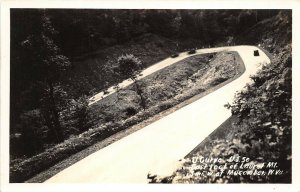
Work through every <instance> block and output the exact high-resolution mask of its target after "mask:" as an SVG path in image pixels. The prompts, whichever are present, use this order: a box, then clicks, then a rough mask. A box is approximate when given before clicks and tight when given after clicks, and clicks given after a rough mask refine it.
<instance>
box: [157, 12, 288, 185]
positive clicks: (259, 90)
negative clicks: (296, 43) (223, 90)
mask: <svg viewBox="0 0 300 192" xmlns="http://www.w3.org/2000/svg"><path fill="white" fill-rule="evenodd" d="M291 30H292V28H291V15H290V14H284V13H283V12H280V13H279V14H278V15H277V16H275V17H274V18H273V19H267V20H264V21H262V22H259V23H258V24H256V25H255V26H253V27H252V28H251V29H250V30H249V32H248V35H249V36H250V37H253V38H252V39H248V40H245V39H243V37H242V36H239V40H241V41H242V42H245V41H246V42H252V43H261V46H263V47H265V48H266V49H267V50H268V51H269V52H270V53H272V55H273V56H272V57H271V64H269V65H264V66H263V67H262V69H261V70H260V71H259V72H258V73H257V74H256V75H254V76H252V77H251V79H252V82H251V83H250V84H248V85H247V86H246V87H245V89H244V90H242V91H239V92H237V94H236V96H235V101H234V102H233V104H231V105H230V104H228V105H225V106H226V107H228V108H229V109H230V110H231V113H232V117H231V118H229V119H228V120H227V121H226V122H224V123H223V124H222V125H221V126H220V127H219V128H218V129H216V130H215V131H214V132H213V133H212V134H211V135H210V136H209V137H208V138H206V140H204V141H203V142H202V143H201V144H200V145H199V146H198V147H197V148H196V149H195V150H194V151H193V152H192V153H190V154H189V155H188V156H187V157H186V159H185V162H184V163H183V165H182V166H181V167H180V168H179V169H178V170H177V171H175V172H174V173H173V175H171V176H169V177H159V176H157V177H155V178H154V179H153V180H152V182H154V183H156V182H159V183H291V181H292V47H291V36H292V35H291ZM244 34H245V33H244ZM257 36H258V37H261V38H260V39H259V38H256V37H257ZM224 133H226V134H224ZM230 156H234V158H242V157H247V158H248V157H249V159H248V162H245V163H244V164H247V166H252V167H255V166H257V167H259V166H262V168H261V169H258V170H261V171H265V172H266V173H268V171H269V170H268V166H267V165H268V162H276V168H277V170H280V174H270V175H269V174H265V175H264V174H256V175H255V174H254V175H247V174H245V173H246V171H249V170H250V171H251V170H255V168H254V169H251V168H250V169H247V168H241V169H240V170H242V171H241V173H242V174H239V173H236V174H230V171H228V170H226V169H225V170H223V171H224V174H222V175H217V174H215V173H217V172H218V170H213V174H212V175H205V176H203V175H201V174H199V173H200V170H199V166H203V163H200V162H199V161H197V162H196V161H194V160H193V159H199V158H207V157H208V158H221V159H225V162H222V163H221V165H224V164H225V163H226V164H227V166H228V167H230V166H234V164H235V163H236V161H231V162H230V161H228V157H230ZM204 171H207V172H209V171H212V170H209V168H205V169H204ZM281 171H282V172H281Z"/></svg>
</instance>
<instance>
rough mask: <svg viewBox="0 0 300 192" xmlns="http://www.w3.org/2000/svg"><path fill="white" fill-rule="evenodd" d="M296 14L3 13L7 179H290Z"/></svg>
mask: <svg viewBox="0 0 300 192" xmlns="http://www.w3.org/2000/svg"><path fill="white" fill-rule="evenodd" d="M199 5H201V1H199ZM294 12H295V10H294V9H293V7H291V8H285V7H282V8H280V7H277V8H268V7H263V8H220V7H216V8H214V7H212V8H205V7H204V8H201V6H199V7H197V8H193V7H189V8H188V9H187V8H182V9H181V8H174V9H173V8H165V7H161V8H160V7H157V8H147V7H145V8H143V7H141V8H135V7H134V8H130V7H129V8H127V7H124V8H122V7H120V8H111V7H100V8H98V7H95V8H93V7H84V6H82V7H76V8H72V7H70V8H69V7H57V6H56V7H47V6H45V7H40V6H39V7H34V6H32V7H28V6H26V7H14V6H11V7H9V8H7V9H6V13H7V14H6V17H7V19H6V21H7V22H8V27H9V29H8V30H5V32H9V34H7V35H6V37H9V39H8V40H6V41H5V42H8V45H6V46H5V49H6V50H7V53H9V55H3V53H2V55H1V56H2V57H3V58H4V57H5V58H4V59H3V60H2V61H8V63H7V62H2V61H1V73H3V70H2V67H3V65H6V67H8V68H9V70H8V73H6V74H5V75H6V76H7V77H8V78H6V79H8V80H9V82H5V83H4V82H3V79H2V77H3V74H1V75H2V77H1V138H2V137H5V138H6V139H5V140H6V141H7V146H5V148H4V146H3V143H1V158H3V157H4V156H2V153H4V152H3V150H5V154H6V155H5V156H6V157H7V158H6V159H4V160H3V159H1V160H2V162H6V163H7V165H6V166H7V170H8V174H6V175H3V173H4V172H3V173H2V172H1V179H3V178H4V177H6V181H7V182H8V183H7V185H13V184H24V185H27V184H28V185H29V184H34V183H35V184H36V183H40V184H43V185H50V184H146V185H158V184H197V185H196V186H201V185H202V184H205V185H208V184H287V185H285V186H289V185H291V184H294V182H295V180H293V172H296V171H297V170H293V166H292V165H293V164H294V163H295V160H294V158H293V157H294V156H293V151H294V150H295V149H294V148H293V144H292V141H293V140H292V137H293V135H294V130H295V127H294V126H292V125H294V124H295V122H294V120H295V115H294V112H293V115H292V109H293V110H295V108H296V107H295V106H294V105H292V103H294V102H293V100H292V98H293V99H294V95H292V90H293V89H292V81H293V83H294V82H295V81H294V78H292V70H293V71H295V69H299V68H297V67H296V68H295V67H294V66H295V65H294V62H293V61H294V60H293V58H294V54H293V55H292V50H293V49H294V41H295V40H294V37H293V38H292V36H293V35H294V34H293V27H294V23H295V20H294V18H293V13H294ZM3 23H4V22H3ZM3 23H2V24H3ZM3 25H4V24H3ZM1 28H2V27H1ZM3 31H4V29H3V28H2V29H1V35H3ZM3 44H4V42H1V51H2V49H3V48H4V46H3ZM292 63H293V64H292ZM4 85H5V88H4ZM4 89H5V90H8V92H7V91H5V90H4ZM293 92H295V91H293ZM2 94H6V95H7V96H6V97H5V98H7V99H5V101H7V103H6V104H3V103H4V102H3V100H4V99H3V98H4V97H2ZM292 106H293V107H292ZM3 108H4V109H3ZM4 110H6V114H5V117H7V118H5V117H3V116H2V115H3V114H4V113H3V111H4ZM3 119H4V120H3ZM4 121H5V122H4ZM2 123H3V124H2ZM4 130H6V131H5V132H4ZM294 147H295V146H294ZM1 164H2V166H3V165H4V164H3V163H1ZM2 168H3V167H2ZM185 186H186V185H185ZM297 190H299V189H297Z"/></svg>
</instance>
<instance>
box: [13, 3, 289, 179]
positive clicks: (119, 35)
mask: <svg viewBox="0 0 300 192" xmlns="http://www.w3.org/2000/svg"><path fill="white" fill-rule="evenodd" d="M289 43H291V12H290V11H288V10H105V9H102V10H97V9H93V10H88V9H76V10H75V9H68V10H66V9H64V10H62V9H12V10H11V47H10V50H11V51H10V53H11V55H10V60H11V63H10V67H11V74H10V76H11V81H10V107H11V108H10V157H11V162H12V165H16V164H18V163H20V162H23V161H24V160H27V159H29V158H31V157H33V156H35V155H37V154H40V153H41V152H43V151H45V150H46V149H51V147H53V146H55V145H56V144H58V143H61V142H63V141H65V140H66V139H69V138H72V136H75V135H78V134H80V133H84V132H86V131H88V130H89V129H90V128H92V127H93V126H95V125H97V124H98V123H99V122H95V121H94V119H95V118H93V117H92V116H93V115H94V116H95V115H96V116H97V115H99V116H100V114H91V111H90V108H89V107H88V101H87V98H88V97H89V96H92V95H93V94H94V93H96V92H99V91H101V90H105V89H106V88H108V87H110V86H112V85H116V84H117V83H118V82H121V81H122V80H124V79H125V78H128V77H129V76H126V75H124V76H122V77H121V78H120V76H118V74H117V72H116V67H117V63H118V58H119V57H120V56H121V55H125V54H133V55H134V56H135V57H136V58H139V60H140V61H141V69H144V68H146V67H148V66H150V65H152V64H154V63H156V62H158V61H160V60H162V59H165V58H167V57H170V56H171V55H173V54H175V53H178V52H181V51H184V50H190V49H195V48H201V47H212V46H220V45H234V44H251V45H257V44H261V45H262V46H264V47H265V48H266V49H267V50H269V51H271V52H273V53H275V52H276V53H278V51H279V50H280V48H282V47H283V46H284V45H286V44H289ZM103 110H105V109H103ZM99 113H100V112H99ZM103 113H105V111H103ZM109 122H111V123H113V120H112V119H107V122H106V123H109ZM80 149H81V148H80ZM80 149H78V150H80ZM78 150H77V149H76V150H74V151H78ZM16 167H17V166H15V167H14V168H16ZM22 179H23V178H22ZM22 179H21V180H22ZM15 180H20V179H15Z"/></svg>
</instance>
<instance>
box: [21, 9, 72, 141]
mask: <svg viewBox="0 0 300 192" xmlns="http://www.w3.org/2000/svg"><path fill="white" fill-rule="evenodd" d="M37 24H38V25H37V26H36V27H37V30H35V31H34V33H32V34H30V35H29V36H28V37H27V39H25V40H24V41H23V42H22V44H23V46H24V48H25V49H28V50H29V52H30V53H31V62H32V65H33V66H34V67H33V70H34V71H35V72H36V73H38V74H39V78H38V79H39V80H40V81H42V82H43V83H44V84H45V85H46V86H47V88H46V89H44V93H45V94H44V97H43V98H41V101H42V107H44V109H43V112H44V113H45V115H46V119H47V120H46V122H47V126H48V127H49V128H50V129H51V131H52V132H53V134H54V135H55V138H56V141H57V142H60V141H62V140H63V132H62V127H61V123H60V115H59V110H58V106H57V103H56V99H55V89H56V87H55V86H56V83H58V79H59V78H60V75H61V73H62V72H63V71H65V70H66V69H67V68H68V67H69V66H70V61H69V60H68V58H67V57H65V56H64V55H62V54H60V49H59V48H58V46H57V45H56V44H55V43H54V41H53V39H52V38H53V36H54V35H55V34H56V33H57V31H55V29H54V28H53V26H52V24H51V21H50V18H49V17H48V16H47V13H46V10H39V21H38V22H37Z"/></svg>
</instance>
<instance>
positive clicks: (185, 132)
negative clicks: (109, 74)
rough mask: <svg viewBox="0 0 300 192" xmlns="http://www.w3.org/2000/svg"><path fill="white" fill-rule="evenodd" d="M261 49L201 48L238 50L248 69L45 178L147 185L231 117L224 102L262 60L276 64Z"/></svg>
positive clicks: (168, 173)
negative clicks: (148, 175)
mask: <svg viewBox="0 0 300 192" xmlns="http://www.w3.org/2000/svg"><path fill="white" fill-rule="evenodd" d="M257 49H259V48H257V47H255V46H233V47H219V48H210V49H199V50H197V54H203V53H212V52H221V51H237V52H238V53H239V55H240V57H241V58H242V60H243V62H244V65H245V68H246V70H245V72H244V73H243V74H242V75H241V76H240V77H239V78H237V79H235V80H234V81H232V82H230V83H229V84H227V85H224V86H223V87H221V88H219V89H217V90H216V91H214V92H212V93H210V94H208V95H206V96H204V97H202V98H201V99H199V100H197V101H195V102H193V103H191V104H189V105H187V106H185V107H183V108H181V109H179V110H177V111H175V112H174V113H171V114H169V115H167V116H165V117H163V118H161V119H160V120H158V121H156V122H154V123H152V124H150V125H148V126H146V127H144V128H143V129H141V130H139V131H137V132H134V133H132V134H131V135H129V136H127V137H124V138H122V139H120V140H119V141H116V142H115V143H113V144H111V145H109V146H107V147H105V148H103V149H101V150H99V151H97V152H95V153H93V154H91V155H89V156H87V157H86V158H84V159H82V160H81V161H79V162H77V163H75V164H73V165H72V166H70V167H68V168H66V169H65V170H63V171H61V172H59V173H58V174H57V175H54V176H53V177H52V178H50V179H48V180H47V181H46V182H47V183H148V179H147V174H148V173H149V172H151V173H156V174H159V175H171V174H172V172H173V171H174V170H175V169H176V168H177V166H178V160H180V159H182V158H183V157H184V156H185V155H187V154H188V153H189V152H190V151H191V150H193V149H194V147H196V146H197V145H198V144H199V143H200V142H201V141H202V140H204V139H205V138H206V137H207V136H208V135H209V134H210V133H211V132H213V131H214V130H215V129H216V128H217V127H218V126H219V125H220V124H221V123H223V122H224V121H225V120H226V119H227V118H229V117H230V116H231V112H230V110H228V109H226V108H225V107H224V104H226V103H228V102H229V103H231V102H232V101H233V99H234V94H235V93H236V91H239V90H242V89H243V88H244V86H245V85H246V84H247V83H250V82H251V80H250V76H251V75H254V74H255V73H256V72H257V71H258V70H259V69H261V66H262V64H265V63H270V62H271V61H270V59H269V58H268V56H267V55H266V54H265V53H264V52H263V51H260V52H259V53H260V55H259V56H254V55H253V52H254V50H257ZM194 55H195V54H194ZM189 56H191V55H186V53H182V54H180V56H179V57H178V58H175V59H171V58H168V59H166V60H163V61H162V64H159V63H158V64H159V65H156V66H155V65H154V66H152V67H150V69H149V68H148V69H146V70H145V71H146V72H147V71H148V72H147V73H144V75H143V77H144V76H147V74H148V75H149V74H150V73H149V72H154V71H157V70H159V69H161V68H163V67H165V66H168V65H171V64H173V63H175V62H177V61H179V60H182V59H184V58H187V57H189ZM156 69H157V70H156ZM145 71H144V72H145ZM125 83H126V82H125ZM125 83H124V85H126V84H125ZM127 83H128V82H127ZM129 83H130V82H129ZM96 100H97V99H96Z"/></svg>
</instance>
